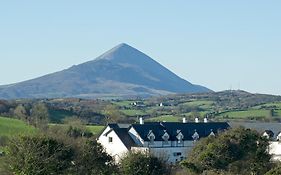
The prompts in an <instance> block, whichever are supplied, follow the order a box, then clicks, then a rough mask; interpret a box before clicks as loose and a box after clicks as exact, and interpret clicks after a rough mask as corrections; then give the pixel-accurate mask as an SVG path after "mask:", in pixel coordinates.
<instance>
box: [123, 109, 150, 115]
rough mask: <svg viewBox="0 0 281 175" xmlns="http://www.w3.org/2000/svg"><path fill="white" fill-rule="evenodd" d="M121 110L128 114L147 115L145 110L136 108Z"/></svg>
mask: <svg viewBox="0 0 281 175" xmlns="http://www.w3.org/2000/svg"><path fill="white" fill-rule="evenodd" d="M120 111H121V112H122V113H123V114H125V115H127V116H138V115H146V114H147V113H146V112H145V111H143V110H136V109H128V110H120Z"/></svg>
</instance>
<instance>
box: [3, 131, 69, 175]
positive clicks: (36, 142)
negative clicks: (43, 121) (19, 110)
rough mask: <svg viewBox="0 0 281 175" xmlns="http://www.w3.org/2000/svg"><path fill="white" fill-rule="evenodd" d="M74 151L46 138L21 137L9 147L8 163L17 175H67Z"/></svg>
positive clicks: (15, 139) (12, 141) (14, 140)
mask: <svg viewBox="0 0 281 175" xmlns="http://www.w3.org/2000/svg"><path fill="white" fill-rule="evenodd" d="M73 155H74V154H73V150H72V149H71V148H69V147H67V146H65V145H64V144H63V143H60V142H58V141H56V140H54V139H52V138H49V137H46V136H20V137H18V138H13V139H11V141H10V143H9V144H8V146H7V155H6V156H5V157H6V158H7V163H8V164H9V166H10V169H11V170H12V172H14V173H15V174H20V175H29V174H32V175H48V174H66V172H67V169H68V168H69V167H70V166H71V161H72V160H73Z"/></svg>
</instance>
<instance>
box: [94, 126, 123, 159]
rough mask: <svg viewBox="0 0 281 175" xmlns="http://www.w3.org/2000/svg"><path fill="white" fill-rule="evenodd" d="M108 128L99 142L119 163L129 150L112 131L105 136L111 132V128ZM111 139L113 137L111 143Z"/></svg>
mask: <svg viewBox="0 0 281 175" xmlns="http://www.w3.org/2000/svg"><path fill="white" fill-rule="evenodd" d="M108 128H109V127H108ZM108 128H106V129H105V131H104V132H103V133H102V134H101V135H100V137H99V139H98V142H99V143H100V144H101V145H102V146H103V147H104V148H105V151H106V152H107V153H108V154H109V155H111V156H112V157H113V158H114V159H115V161H116V162H119V161H120V158H122V156H123V155H124V154H126V153H127V152H128V149H127V147H126V146H125V145H124V144H123V142H122V141H121V140H120V139H119V137H118V136H117V134H116V133H115V132H114V131H111V132H110V133H109V134H108V135H107V136H105V135H104V134H105V133H106V132H108V131H109V129H110V128H109V129H108ZM109 137H112V142H111V143H110V142H109Z"/></svg>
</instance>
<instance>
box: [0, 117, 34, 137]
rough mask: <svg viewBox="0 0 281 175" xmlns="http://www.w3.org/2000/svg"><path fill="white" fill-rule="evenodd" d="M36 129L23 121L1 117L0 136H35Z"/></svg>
mask: <svg viewBox="0 0 281 175" xmlns="http://www.w3.org/2000/svg"><path fill="white" fill-rule="evenodd" d="M35 132H36V129H35V128H34V127H32V126H29V125H27V124H26V123H24V122H23V121H20V120H17V119H12V118H5V117H0V136H7V137H10V136H14V135H18V134H34V133H35Z"/></svg>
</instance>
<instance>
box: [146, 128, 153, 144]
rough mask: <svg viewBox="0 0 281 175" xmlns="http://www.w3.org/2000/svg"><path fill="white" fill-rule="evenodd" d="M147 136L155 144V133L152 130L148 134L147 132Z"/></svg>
mask: <svg viewBox="0 0 281 175" xmlns="http://www.w3.org/2000/svg"><path fill="white" fill-rule="evenodd" d="M147 138H148V139H149V141H150V144H153V143H154V140H155V135H154V134H153V132H152V130H149V132H148V134H147Z"/></svg>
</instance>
